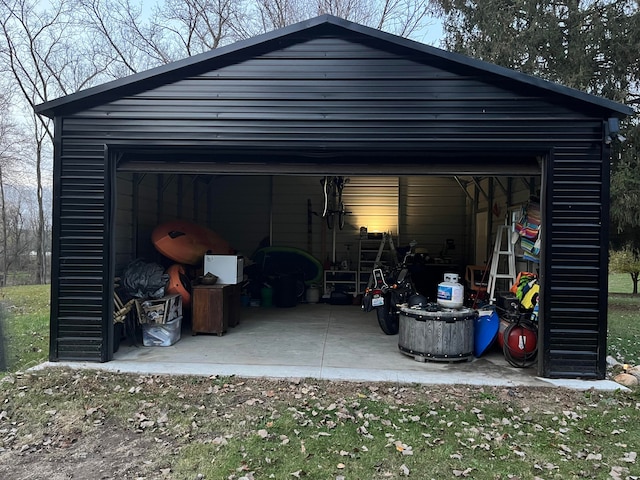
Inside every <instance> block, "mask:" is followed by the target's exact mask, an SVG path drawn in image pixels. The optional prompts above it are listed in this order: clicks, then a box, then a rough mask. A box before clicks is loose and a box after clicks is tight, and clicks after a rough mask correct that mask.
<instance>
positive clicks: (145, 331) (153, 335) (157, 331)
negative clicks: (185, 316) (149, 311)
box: [142, 317, 182, 347]
mask: <svg viewBox="0 0 640 480" xmlns="http://www.w3.org/2000/svg"><path fill="white" fill-rule="evenodd" d="M181 328H182V317H178V318H174V319H173V320H171V321H170V322H167V323H143V324H142V344H143V345H144V346H145V347H169V346H171V345H173V344H174V343H176V342H177V341H178V340H180V329H181Z"/></svg>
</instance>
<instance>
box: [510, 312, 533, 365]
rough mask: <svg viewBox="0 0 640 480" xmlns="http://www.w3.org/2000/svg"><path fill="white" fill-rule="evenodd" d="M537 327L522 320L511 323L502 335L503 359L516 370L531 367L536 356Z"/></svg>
mask: <svg viewBox="0 0 640 480" xmlns="http://www.w3.org/2000/svg"><path fill="white" fill-rule="evenodd" d="M537 330H538V329H537V327H536V326H535V325H534V324H533V323H532V322H531V321H529V320H525V319H524V318H522V315H521V316H520V317H519V319H518V320H516V321H515V322H513V323H511V324H510V325H509V326H508V327H507V328H506V329H505V330H504V333H503V340H504V344H503V347H502V350H503V352H504V357H505V358H506V359H507V362H509V364H510V365H512V366H514V367H517V368H527V367H531V366H532V365H533V364H534V363H535V361H536V357H537V355H538V333H537Z"/></svg>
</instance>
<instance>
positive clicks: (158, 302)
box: [136, 294, 182, 325]
mask: <svg viewBox="0 0 640 480" xmlns="http://www.w3.org/2000/svg"><path fill="white" fill-rule="evenodd" d="M136 311H137V312H138V323H140V325H144V324H146V323H157V324H163V323H169V322H170V321H171V320H173V319H175V318H178V317H181V316H182V297H181V296H180V295H178V294H174V295H167V296H165V297H162V298H150V299H148V300H136Z"/></svg>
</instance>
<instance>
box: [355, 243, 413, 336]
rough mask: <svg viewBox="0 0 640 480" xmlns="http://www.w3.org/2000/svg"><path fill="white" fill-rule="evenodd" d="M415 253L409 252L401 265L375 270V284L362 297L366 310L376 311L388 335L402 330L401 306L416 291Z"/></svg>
mask: <svg viewBox="0 0 640 480" xmlns="http://www.w3.org/2000/svg"><path fill="white" fill-rule="evenodd" d="M412 260H413V253H411V252H408V253H407V255H405V257H404V260H403V261H402V263H400V264H399V265H397V266H395V267H393V268H391V269H387V270H386V272H385V271H383V269H382V268H375V269H374V270H373V278H374V282H373V285H372V286H371V287H369V288H367V289H366V291H365V294H364V296H363V299H362V309H363V310H364V311H365V312H370V311H371V310H375V311H376V315H377V317H378V324H379V325H380V328H381V329H382V331H383V332H384V333H386V334H387V335H395V334H397V333H398V331H399V330H400V307H399V305H402V304H404V303H407V301H408V300H409V297H411V296H412V295H414V294H415V293H416V290H415V287H414V285H413V282H412V281H411V272H410V266H411V262H412Z"/></svg>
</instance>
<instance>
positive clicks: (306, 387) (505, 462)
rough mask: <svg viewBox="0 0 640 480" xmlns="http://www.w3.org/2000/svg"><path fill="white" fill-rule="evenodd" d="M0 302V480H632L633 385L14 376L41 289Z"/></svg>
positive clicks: (627, 352) (43, 333)
mask: <svg viewBox="0 0 640 480" xmlns="http://www.w3.org/2000/svg"><path fill="white" fill-rule="evenodd" d="M615 280H616V281H617V279H615ZM621 280H622V282H621V284H620V285H621V287H615V288H623V286H624V279H621ZM615 284H616V282H614V281H612V282H611V285H612V286H613V285H615ZM0 298H1V299H2V302H3V304H4V305H5V308H6V310H7V312H8V313H9V315H8V321H7V322H6V327H7V328H6V330H7V332H6V333H7V334H8V337H9V343H10V348H9V361H10V369H11V370H12V371H13V372H14V373H11V374H9V375H7V376H5V377H4V379H0V478H27V477H25V476H24V474H25V472H29V475H31V476H30V477H29V478H52V479H53V478H63V477H64V478H123V479H124V478H131V479H133V478H136V479H140V480H151V479H160V480H164V479H188V480H193V479H204V480H206V479H227V480H258V479H272V478H273V479H278V480H280V479H300V478H301V479H330V480H354V479H363V480H364V479H366V480H376V479H389V478H391V479H402V478H416V479H421V480H422V479H431V478H434V479H449V478H451V479H456V478H473V479H490V480H506V479H516V478H521V479H525V478H526V479H536V478H537V479H582V478H593V479H618V478H619V479H632V478H640V459H639V458H638V456H637V453H638V452H640V389H635V390H632V391H630V392H596V391H591V390H588V391H583V392H580V391H575V390H567V389H562V388H552V387H548V388H530V387H473V386H465V385H455V386H429V385H397V384H387V383H376V384H367V383H349V382H326V381H316V380H305V379H300V380H292V381H286V380H269V379H240V378H234V377H224V378H219V377H216V376H212V377H209V378H206V377H186V376H185V377H169V376H149V375H127V374H117V373H105V372H92V371H70V370H65V369H46V370H42V371H30V372H26V373H20V372H17V370H22V369H24V368H25V367H28V366H31V365H34V364H35V363H39V362H40V361H42V360H45V359H46V352H47V346H48V330H47V325H48V298H49V297H48V287H41V286H36V287H15V288H4V289H2V290H0ZM609 308H610V310H609V316H610V333H609V336H610V340H609V350H610V353H611V354H613V355H616V356H618V358H624V359H625V360H627V361H629V362H630V360H629V359H638V351H639V350H640V346H639V345H638V341H637V339H638V336H639V335H638V334H639V333H640V331H639V330H638V326H640V321H639V320H640V315H639V313H638V299H637V298H636V297H631V296H630V295H629V293H626V292H624V291H623V292H620V293H612V294H611V297H610V306H609Z"/></svg>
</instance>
